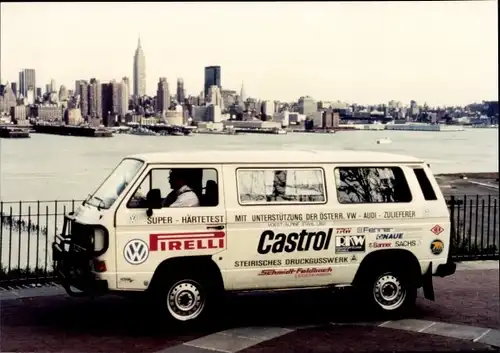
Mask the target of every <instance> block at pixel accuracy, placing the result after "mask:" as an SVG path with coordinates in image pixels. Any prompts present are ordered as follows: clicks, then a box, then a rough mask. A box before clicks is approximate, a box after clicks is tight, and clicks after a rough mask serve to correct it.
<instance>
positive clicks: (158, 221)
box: [146, 216, 172, 224]
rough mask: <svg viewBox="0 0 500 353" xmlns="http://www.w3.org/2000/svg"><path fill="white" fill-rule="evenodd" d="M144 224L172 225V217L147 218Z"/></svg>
mask: <svg viewBox="0 0 500 353" xmlns="http://www.w3.org/2000/svg"><path fill="white" fill-rule="evenodd" d="M146 224H172V217H160V216H157V217H148V219H147V220H146Z"/></svg>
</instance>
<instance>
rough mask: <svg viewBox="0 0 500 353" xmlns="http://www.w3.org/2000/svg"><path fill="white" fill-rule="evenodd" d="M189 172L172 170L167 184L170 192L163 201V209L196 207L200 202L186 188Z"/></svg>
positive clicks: (188, 188)
mask: <svg viewBox="0 0 500 353" xmlns="http://www.w3.org/2000/svg"><path fill="white" fill-rule="evenodd" d="M188 180H189V170H188V169H172V170H171V171H170V176H169V182H170V187H171V188H172V192H170V193H169V194H168V195H167V197H166V198H165V199H164V200H163V207H197V206H200V200H199V199H198V196H197V195H196V193H195V192H194V191H193V190H192V189H191V188H190V187H189V186H188Z"/></svg>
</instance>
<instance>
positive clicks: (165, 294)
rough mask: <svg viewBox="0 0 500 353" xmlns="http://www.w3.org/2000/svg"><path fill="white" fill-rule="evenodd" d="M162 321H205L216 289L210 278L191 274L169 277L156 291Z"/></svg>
mask: <svg viewBox="0 0 500 353" xmlns="http://www.w3.org/2000/svg"><path fill="white" fill-rule="evenodd" d="M154 296H155V297H156V302H157V303H158V304H159V307H160V308H161V316H162V318H163V319H162V321H166V322H167V323H175V324H180V325H183V326H184V325H190V324H195V323H199V322H201V321H203V320H204V319H205V318H206V317H207V316H208V313H209V309H210V308H211V307H212V303H213V299H214V289H213V288H212V286H211V285H210V283H209V281H208V280H204V279H203V278H199V277H198V276H193V275H189V274H184V275H180V274H179V275H177V276H172V277H167V278H165V279H164V280H163V283H161V284H160V285H159V286H158V287H157V290H156V291H155V293H154Z"/></svg>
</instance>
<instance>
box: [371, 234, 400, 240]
mask: <svg viewBox="0 0 500 353" xmlns="http://www.w3.org/2000/svg"><path fill="white" fill-rule="evenodd" d="M375 239H377V240H387V239H403V233H382V234H377V235H376V236H375Z"/></svg>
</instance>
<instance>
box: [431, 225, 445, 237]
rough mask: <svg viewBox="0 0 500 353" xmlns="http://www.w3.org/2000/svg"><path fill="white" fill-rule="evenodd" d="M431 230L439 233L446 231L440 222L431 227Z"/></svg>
mask: <svg viewBox="0 0 500 353" xmlns="http://www.w3.org/2000/svg"><path fill="white" fill-rule="evenodd" d="M431 232H432V233H434V234H436V235H439V234H441V233H443V232H444V228H443V227H441V226H440V225H439V224H436V225H435V226H434V227H432V228H431Z"/></svg>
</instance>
